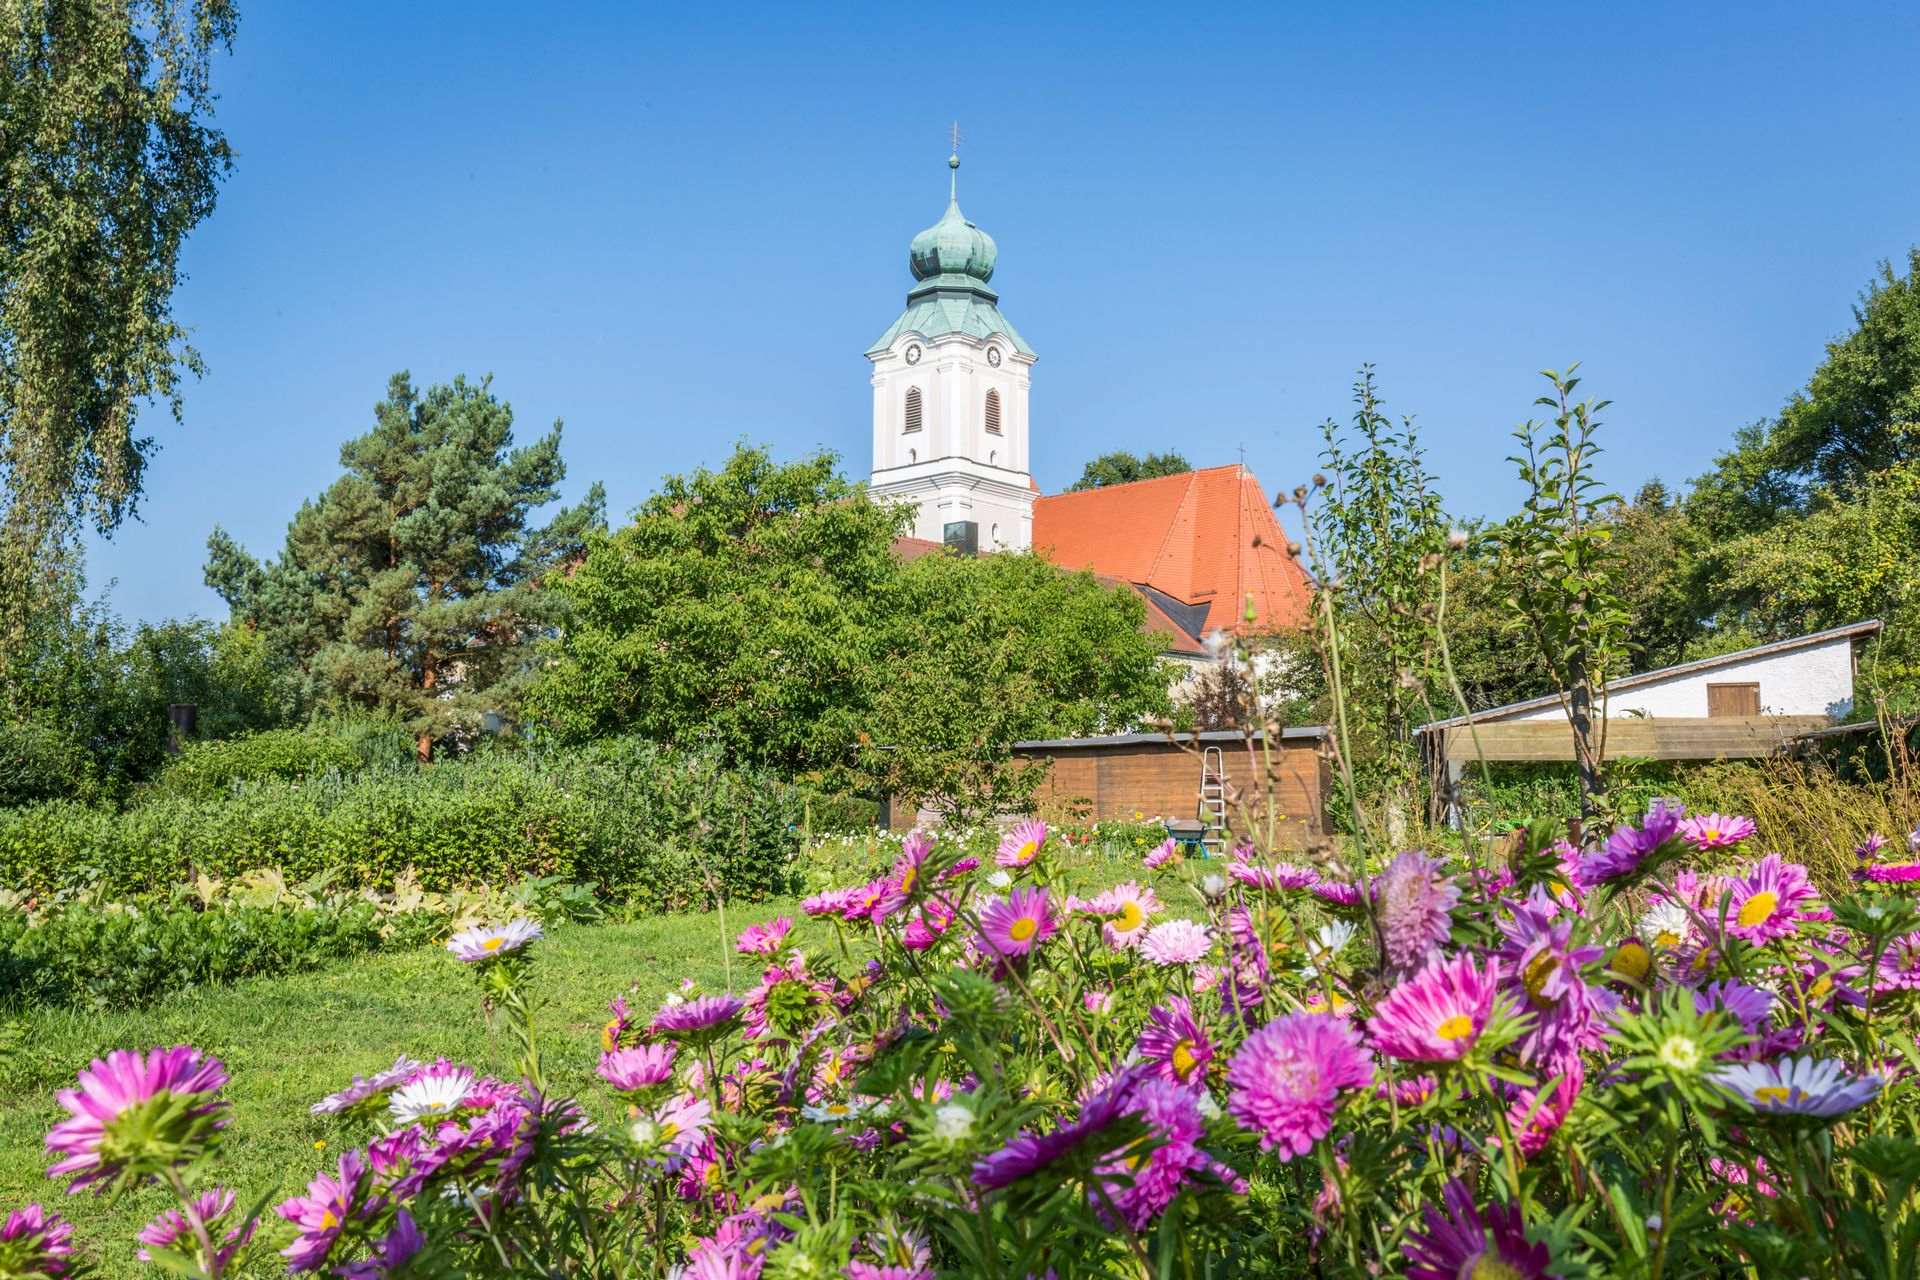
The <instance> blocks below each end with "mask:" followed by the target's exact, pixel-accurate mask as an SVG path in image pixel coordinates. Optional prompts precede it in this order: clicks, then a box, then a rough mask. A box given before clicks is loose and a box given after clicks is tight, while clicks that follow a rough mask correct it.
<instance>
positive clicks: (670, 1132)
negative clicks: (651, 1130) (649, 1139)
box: [660, 1120, 680, 1142]
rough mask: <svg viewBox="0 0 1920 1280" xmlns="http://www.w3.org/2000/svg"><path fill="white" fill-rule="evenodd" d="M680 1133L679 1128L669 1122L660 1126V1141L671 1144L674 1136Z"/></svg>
mask: <svg viewBox="0 0 1920 1280" xmlns="http://www.w3.org/2000/svg"><path fill="white" fill-rule="evenodd" d="M679 1132H680V1126H679V1125H677V1124H675V1123H674V1122H673V1121H671V1120H669V1121H667V1122H666V1123H665V1124H663V1125H661V1126H660V1141H662V1142H672V1141H673V1138H674V1135H675V1134H677V1133H679Z"/></svg>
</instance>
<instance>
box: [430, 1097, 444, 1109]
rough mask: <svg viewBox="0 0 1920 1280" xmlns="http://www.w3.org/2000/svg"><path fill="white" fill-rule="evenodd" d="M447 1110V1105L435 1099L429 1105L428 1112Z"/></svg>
mask: <svg viewBox="0 0 1920 1280" xmlns="http://www.w3.org/2000/svg"><path fill="white" fill-rule="evenodd" d="M446 1109H447V1104H446V1103H445V1102H443V1101H442V1100H441V1099H439V1098H435V1099H433V1100H432V1101H431V1102H429V1103H427V1110H429V1111H445V1110H446Z"/></svg>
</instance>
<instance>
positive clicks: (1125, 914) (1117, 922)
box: [1113, 902, 1147, 933]
mask: <svg viewBox="0 0 1920 1280" xmlns="http://www.w3.org/2000/svg"><path fill="white" fill-rule="evenodd" d="M1146 918H1147V913H1146V912H1145V911H1142V910H1141V909H1140V904H1139V903H1137V902H1128V903H1127V904H1126V905H1125V906H1123V907H1121V908H1120V914H1119V916H1118V917H1116V918H1115V919H1114V922H1113V927H1114V928H1116V929H1118V930H1119V931H1120V932H1121V933H1132V932H1133V931H1134V930H1135V929H1138V928H1139V927H1140V924H1141V922H1142V921H1144V920H1145V919H1146Z"/></svg>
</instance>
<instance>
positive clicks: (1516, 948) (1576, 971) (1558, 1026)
mask: <svg viewBox="0 0 1920 1280" xmlns="http://www.w3.org/2000/svg"><path fill="white" fill-rule="evenodd" d="M1557 911H1558V906H1557V904H1556V903H1555V902H1554V900H1553V899H1552V898H1551V897H1549V896H1548V895H1547V891H1546V889H1545V888H1544V887H1541V886H1536V887H1535V889H1534V892H1533V896H1532V897H1531V898H1529V900H1528V901H1526V902H1524V903H1521V904H1519V905H1518V906H1516V907H1515V908H1514V910H1513V917H1512V919H1510V920H1501V921H1500V922H1499V925H1500V931H1501V932H1502V933H1503V934H1504V935H1506V936H1505V940H1504V942H1503V943H1502V945H1501V948H1500V962H1501V969H1502V971H1503V972H1505V973H1506V974H1507V982H1508V985H1509V986H1510V987H1511V988H1513V991H1514V995H1515V996H1516V998H1517V999H1518V1000H1519V1001H1520V1002H1521V1007H1522V1008H1524V1009H1527V1010H1528V1011H1530V1012H1531V1013H1532V1014H1533V1018H1532V1020H1531V1022H1530V1023H1529V1024H1528V1027H1527V1029H1526V1031H1525V1033H1524V1034H1523V1035H1522V1036H1521V1037H1520V1044H1519V1048H1520V1052H1521V1054H1522V1056H1524V1057H1526V1058H1527V1059H1528V1060H1529V1061H1532V1062H1544V1061H1546V1060H1547V1059H1549V1058H1552V1057H1556V1056H1560V1055H1564V1054H1574V1053H1578V1052H1580V1051H1581V1050H1583V1049H1597V1048H1599V1047H1600V1044H1601V1035H1600V1028H1599V1026H1598V1020H1597V1018H1596V1017H1595V1014H1596V1012H1597V1009H1596V1000H1597V999H1598V995H1597V993H1595V992H1594V991H1593V990H1592V989H1590V988H1589V987H1588V986H1587V984H1586V982H1585V981H1584V979H1583V978H1582V977H1581V973H1580V968H1581V966H1582V965H1586V964H1591V963H1593V962H1594V961H1595V960H1598V959H1599V958H1600V957H1601V955H1602V954H1603V952H1602V949H1601V948H1600V947H1597V946H1578V947H1576V946H1574V945H1573V917H1571V916H1567V917H1562V918H1559V919H1556V918H1555V917H1556V913H1557Z"/></svg>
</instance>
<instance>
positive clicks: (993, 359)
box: [987, 347, 1000, 369]
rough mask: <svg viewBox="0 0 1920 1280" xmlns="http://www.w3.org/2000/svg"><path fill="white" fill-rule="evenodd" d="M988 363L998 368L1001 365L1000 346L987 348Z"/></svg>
mask: <svg viewBox="0 0 1920 1280" xmlns="http://www.w3.org/2000/svg"><path fill="white" fill-rule="evenodd" d="M987 363H988V364H990V365H992V366H993V367H994V368H996V369H998V368H999V367H1000V348H998V347H988V348H987Z"/></svg>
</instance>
